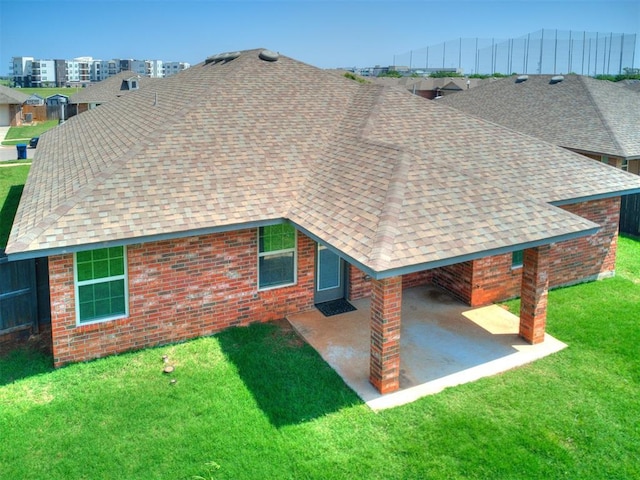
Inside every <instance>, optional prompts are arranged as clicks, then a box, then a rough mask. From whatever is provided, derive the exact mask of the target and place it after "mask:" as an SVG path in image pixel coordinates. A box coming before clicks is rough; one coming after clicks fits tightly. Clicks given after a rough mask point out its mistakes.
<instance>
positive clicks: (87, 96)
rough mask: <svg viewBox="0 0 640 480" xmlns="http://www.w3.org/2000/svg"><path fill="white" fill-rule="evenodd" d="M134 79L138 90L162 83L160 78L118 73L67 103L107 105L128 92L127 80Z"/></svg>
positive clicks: (72, 96) (74, 96)
mask: <svg viewBox="0 0 640 480" xmlns="http://www.w3.org/2000/svg"><path fill="white" fill-rule="evenodd" d="M132 78H135V79H136V81H137V82H138V83H139V88H143V87H145V86H148V85H150V84H153V83H156V82H158V81H162V79H161V78H150V77H145V76H143V75H139V74H137V73H134V72H132V71H125V72H120V73H118V74H116V75H114V76H113V77H109V78H107V79H105V80H102V81H101V82H98V83H94V84H92V85H89V86H87V87H85V88H83V89H81V90H79V91H78V92H77V93H74V94H73V95H71V97H70V98H69V103H100V104H103V103H107V102H109V101H111V100H113V99H114V98H118V97H120V96H122V95H124V94H126V93H128V92H130V91H133V90H129V88H128V84H127V80H130V79H132Z"/></svg>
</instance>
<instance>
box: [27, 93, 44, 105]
mask: <svg viewBox="0 0 640 480" xmlns="http://www.w3.org/2000/svg"><path fill="white" fill-rule="evenodd" d="M24 104H25V105H31V106H34V107H37V106H41V105H44V98H42V97H41V96H40V95H38V94H37V93H34V94H32V95H29V98H27V100H26V101H25V102H24Z"/></svg>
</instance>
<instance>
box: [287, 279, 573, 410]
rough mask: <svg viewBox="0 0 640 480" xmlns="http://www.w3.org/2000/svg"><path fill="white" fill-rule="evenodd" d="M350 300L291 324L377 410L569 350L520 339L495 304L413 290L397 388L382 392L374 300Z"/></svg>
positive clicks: (406, 304)
mask: <svg viewBox="0 0 640 480" xmlns="http://www.w3.org/2000/svg"><path fill="white" fill-rule="evenodd" d="M351 303H352V304H353V306H355V307H356V308H357V310H356V311H354V312H349V313H344V314H341V315H334V316H332V317H325V316H324V315H323V314H322V313H320V312H319V311H318V310H312V311H309V312H304V313H300V314H296V315H291V316H290V317H289V318H288V320H289V322H290V323H291V325H292V326H293V328H295V329H296V331H298V333H299V334H300V335H302V337H303V338H304V339H305V340H306V341H307V342H308V343H309V344H310V345H311V346H312V347H313V348H315V349H316V350H317V351H318V352H319V353H320V355H321V356H322V358H324V360H325V361H326V362H327V363H328V364H329V365H330V366H331V367H332V368H333V369H334V370H335V371H336V372H337V373H338V374H339V375H340V376H341V377H342V378H343V380H344V381H345V383H346V384H347V385H349V387H351V388H352V389H353V390H354V391H355V392H356V393H357V394H358V395H359V396H360V398H362V400H364V401H365V402H366V403H367V405H368V406H369V407H370V408H372V409H374V410H381V409H385V408H390V407H394V406H398V405H402V404H405V403H409V402H412V401H414V400H416V399H418V398H420V397H423V396H425V395H431V394H434V393H437V392H440V391H441V390H443V389H444V388H446V387H452V386H454V385H459V384H461V383H467V382H471V381H474V380H477V379H479V378H482V377H487V376H490V375H495V374H497V373H500V372H504V371H506V370H509V369H512V368H514V367H518V366H520V365H524V364H527V363H530V362H532V361H534V360H537V359H539V358H542V357H545V356H547V355H549V354H551V353H554V352H557V351H559V350H562V349H563V348H565V347H566V345H565V344H564V343H562V342H560V341H558V340H556V339H555V338H553V337H552V336H550V335H548V334H546V335H545V340H544V342H542V343H540V344H537V345H530V344H528V343H527V342H525V341H524V340H523V339H522V338H520V337H519V336H518V324H519V319H518V317H516V316H515V315H513V314H511V313H509V312H508V311H506V310H505V309H503V308H501V307H499V306H497V305H490V306H487V307H482V308H470V307H469V306H467V305H464V304H463V303H462V302H459V301H458V300H456V299H454V298H453V297H451V296H450V295H449V294H448V293H446V292H445V291H443V290H441V289H439V288H438V287H435V286H432V285H428V286H423V287H415V288H410V289H407V290H404V291H403V294H402V328H401V340H400V390H398V391H397V392H393V393H389V394H386V395H381V394H380V393H379V392H378V391H377V390H376V389H375V388H374V387H373V386H372V385H371V383H369V354H370V351H369V349H370V327H369V317H370V301H369V299H368V298H366V299H361V300H356V301H353V302H351Z"/></svg>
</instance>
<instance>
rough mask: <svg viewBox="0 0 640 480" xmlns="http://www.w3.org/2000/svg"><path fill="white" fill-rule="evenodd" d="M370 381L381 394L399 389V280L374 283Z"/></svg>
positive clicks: (400, 295)
mask: <svg viewBox="0 0 640 480" xmlns="http://www.w3.org/2000/svg"><path fill="white" fill-rule="evenodd" d="M371 283H372V285H371V287H372V290H371V358H370V366H369V381H370V382H371V384H372V385H373V386H374V387H376V388H377V389H378V391H379V392H380V393H383V394H384V393H389V392H393V391H395V390H398V388H400V313H401V310H402V277H393V278H387V279H384V280H373V281H372V282H371Z"/></svg>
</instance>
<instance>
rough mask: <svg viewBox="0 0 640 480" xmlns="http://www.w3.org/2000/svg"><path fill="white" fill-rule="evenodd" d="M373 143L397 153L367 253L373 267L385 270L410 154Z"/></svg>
mask: <svg viewBox="0 0 640 480" xmlns="http://www.w3.org/2000/svg"><path fill="white" fill-rule="evenodd" d="M375 144H376V145H377V146H379V147H383V148H386V149H389V150H392V151H393V152H394V153H397V154H396V155H394V157H395V159H396V161H395V164H394V166H393V170H392V173H391V178H390V179H389V184H388V188H387V192H386V195H385V201H384V204H383V205H384V210H383V211H382V213H381V214H380V219H379V221H378V228H377V229H376V234H375V237H374V239H373V244H372V248H371V254H370V255H369V258H370V259H371V260H372V262H371V263H372V265H374V268H375V269H376V270H378V271H381V270H385V269H386V268H387V266H388V265H389V262H390V261H391V258H392V253H393V247H394V244H395V239H396V236H397V235H398V228H397V225H398V218H399V216H400V213H401V211H402V205H403V203H404V196H405V191H406V185H407V178H408V176H409V166H410V164H411V162H410V156H411V155H410V154H409V152H408V151H407V150H406V149H404V148H399V147H396V146H390V145H384V144H382V143H377V142H376V143H375Z"/></svg>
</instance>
